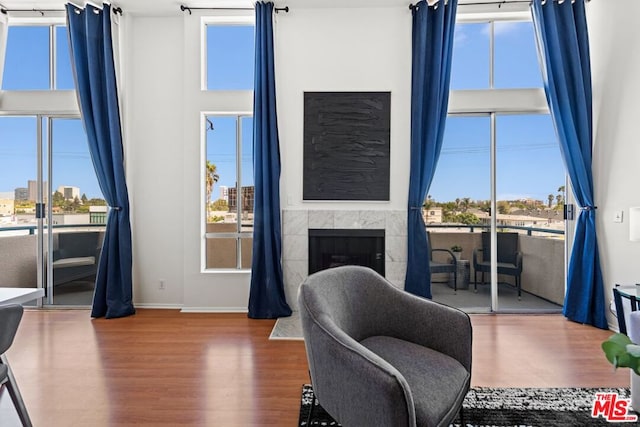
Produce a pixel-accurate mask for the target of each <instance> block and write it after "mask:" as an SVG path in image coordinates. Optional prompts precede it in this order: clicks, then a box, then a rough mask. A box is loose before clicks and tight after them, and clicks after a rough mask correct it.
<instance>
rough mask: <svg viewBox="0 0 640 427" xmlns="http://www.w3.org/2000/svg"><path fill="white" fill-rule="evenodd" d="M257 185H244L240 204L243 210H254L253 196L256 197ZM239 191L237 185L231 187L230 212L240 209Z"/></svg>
mask: <svg viewBox="0 0 640 427" xmlns="http://www.w3.org/2000/svg"><path fill="white" fill-rule="evenodd" d="M254 192H255V187H254V186H253V185H251V186H247V187H242V200H241V202H240V203H241V204H240V208H241V209H242V212H253V197H254ZM237 194H238V191H237V190H236V188H235V187H231V188H229V200H228V203H229V212H236V211H237V209H238V207H237V206H238V205H237V203H238V202H237V200H238V197H237Z"/></svg>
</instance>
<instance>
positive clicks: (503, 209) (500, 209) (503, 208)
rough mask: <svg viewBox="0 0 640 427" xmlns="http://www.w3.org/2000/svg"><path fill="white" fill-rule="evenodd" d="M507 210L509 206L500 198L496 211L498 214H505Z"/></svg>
mask: <svg viewBox="0 0 640 427" xmlns="http://www.w3.org/2000/svg"><path fill="white" fill-rule="evenodd" d="M509 210H510V208H509V203H508V202H506V201H504V200H500V201H499V202H498V213H499V214H503V215H506V214H508V213H509Z"/></svg>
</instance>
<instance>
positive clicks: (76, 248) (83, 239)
mask: <svg viewBox="0 0 640 427" xmlns="http://www.w3.org/2000/svg"><path fill="white" fill-rule="evenodd" d="M100 245H101V241H100V233H99V232H97V231H86V232H79V233H74V232H71V233H59V234H58V250H59V252H60V255H61V257H62V258H75V257H86V256H96V255H97V252H98V251H99V249H100Z"/></svg>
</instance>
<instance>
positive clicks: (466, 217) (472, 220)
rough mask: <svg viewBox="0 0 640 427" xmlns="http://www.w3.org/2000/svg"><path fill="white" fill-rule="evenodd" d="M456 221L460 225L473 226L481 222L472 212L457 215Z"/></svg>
mask: <svg viewBox="0 0 640 427" xmlns="http://www.w3.org/2000/svg"><path fill="white" fill-rule="evenodd" d="M456 221H457V222H459V223H460V224H466V225H472V224H477V223H479V222H480V218H478V217H477V216H475V215H474V214H472V213H471V212H463V213H461V214H458V215H456Z"/></svg>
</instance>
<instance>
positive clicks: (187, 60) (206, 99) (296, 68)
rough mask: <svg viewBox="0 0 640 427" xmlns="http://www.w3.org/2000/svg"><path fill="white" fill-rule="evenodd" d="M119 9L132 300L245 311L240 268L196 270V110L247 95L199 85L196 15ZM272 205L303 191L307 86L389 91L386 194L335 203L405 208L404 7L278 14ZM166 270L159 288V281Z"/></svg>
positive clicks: (244, 275) (223, 107)
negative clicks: (277, 174)
mask: <svg viewBox="0 0 640 427" xmlns="http://www.w3.org/2000/svg"><path fill="white" fill-rule="evenodd" d="M201 15H202V14H198V13H197V12H196V11H194V13H193V15H188V14H184V15H182V16H176V17H143V16H133V17H128V18H127V20H126V22H125V26H126V30H125V34H124V38H125V40H127V48H126V49H125V53H124V55H125V56H124V67H125V72H126V73H127V79H126V87H127V95H126V97H125V100H124V104H125V105H124V110H125V128H126V131H125V134H126V139H127V142H126V147H127V148H126V150H127V171H128V179H129V190H130V193H131V200H132V221H133V227H134V230H133V240H134V302H135V303H136V305H138V306H179V307H183V309H184V310H190V311H246V307H247V303H248V296H249V280H250V274H249V273H248V272H247V271H242V272H237V271H236V272H216V273H211V272H206V273H205V272H202V269H201V246H202V243H203V230H202V226H201V224H202V215H203V213H202V212H201V211H202V209H201V206H200V202H199V200H201V199H202V189H201V185H200V183H201V182H202V179H203V178H202V176H201V168H200V165H201V164H202V161H203V158H202V154H201V129H202V125H201V123H200V120H201V112H221V111H232V110H233V111H236V112H241V111H250V110H251V108H252V97H251V95H250V93H249V94H248V95H246V96H244V95H242V94H240V99H239V101H238V102H237V103H236V104H230V100H231V99H232V97H233V96H234V95H238V93H235V94H234V93H226V94H225V93H210V92H203V91H201V90H200V62H199V58H200V32H199V31H200V16H201ZM275 39H276V53H277V57H276V74H277V83H276V84H277V89H278V117H279V129H280V144H281V157H282V175H281V198H282V207H283V208H291V207H296V208H298V209H306V208H313V209H327V208H328V207H329V206H332V207H333V208H336V205H335V204H331V205H330V204H327V203H303V202H302V156H303V153H302V136H303V114H302V113H303V111H302V107H303V105H302V101H303V93H304V92H305V91H391V187H390V189H391V191H390V193H391V201H390V202H385V203H381V202H377V203H340V204H339V208H340V209H343V210H344V209H346V210H348V209H360V210H362V209H372V210H377V209H380V210H391V209H394V210H404V209H406V202H407V194H406V191H407V190H406V189H407V183H408V179H409V178H408V176H409V171H408V168H407V165H408V164H409V123H410V104H409V99H410V96H409V91H410V84H411V73H410V62H411V52H410V40H411V14H410V11H409V10H408V8H404V7H403V8H400V7H395V8H389V9H385V8H381V9H304V8H296V9H293V10H292V11H291V12H290V13H288V14H279V15H277V16H276V25H275ZM160 280H164V281H165V283H166V289H165V290H160V289H159V281H160Z"/></svg>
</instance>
